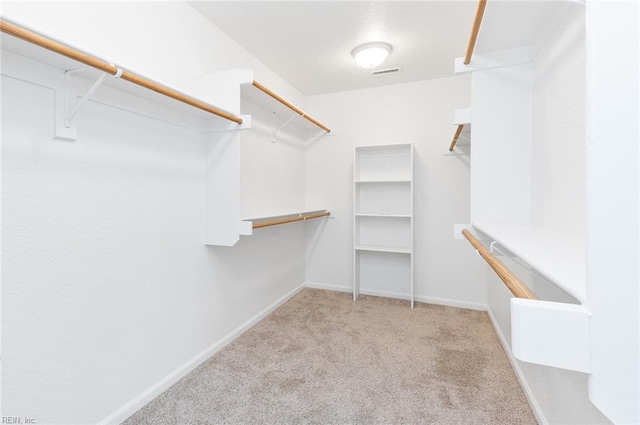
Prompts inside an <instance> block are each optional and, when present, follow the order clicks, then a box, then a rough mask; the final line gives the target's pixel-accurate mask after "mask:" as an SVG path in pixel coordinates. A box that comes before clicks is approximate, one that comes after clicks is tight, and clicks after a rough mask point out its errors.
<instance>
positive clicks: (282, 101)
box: [253, 80, 331, 133]
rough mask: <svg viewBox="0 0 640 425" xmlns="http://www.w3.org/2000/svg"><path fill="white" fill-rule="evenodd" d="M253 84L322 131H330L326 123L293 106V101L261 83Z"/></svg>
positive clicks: (255, 82)
mask: <svg viewBox="0 0 640 425" xmlns="http://www.w3.org/2000/svg"><path fill="white" fill-rule="evenodd" d="M253 86H254V87H255V88H257V89H258V90H261V91H262V92H264V93H265V94H267V95H269V96H271V97H272V98H274V99H275V100H277V101H278V102H280V103H282V104H283V105H284V106H286V107H287V108H289V109H291V110H292V111H294V112H295V113H296V114H298V115H300V116H301V117H302V118H305V119H307V120H309V121H310V122H312V123H313V124H314V125H316V126H318V127H320V128H321V129H323V130H324V131H326V132H327V133H330V132H331V129H330V128H329V127H327V126H326V125H324V124H322V123H321V122H320V121H318V120H316V119H315V118H312V117H310V116H309V115H307V114H306V113H305V112H304V111H303V110H302V109H300V108H298V107H297V106H295V105H294V104H293V103H291V102H289V101H288V100H286V99H284V98H283V97H281V96H279V95H277V94H275V93H274V92H272V91H271V90H269V89H268V88H266V87H265V86H263V85H262V84H260V83H259V82H257V81H255V80H254V81H253Z"/></svg>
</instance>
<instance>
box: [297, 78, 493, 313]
mask: <svg viewBox="0 0 640 425" xmlns="http://www.w3.org/2000/svg"><path fill="white" fill-rule="evenodd" d="M470 91H471V90H470V78H469V77H468V76H460V77H453V78H445V79H438V80H430V81H423V82H417V83H410V84H402V85H395V86H386V87H379V88H374V89H365V90H357V91H348V92H340V93H333V94H327V95H320V96H312V97H309V98H308V99H307V105H308V109H309V110H310V111H312V113H313V114H317V115H318V116H322V117H323V118H324V119H326V121H327V122H330V123H331V126H332V132H331V136H330V137H325V138H324V139H322V140H320V141H318V142H317V143H315V144H313V145H312V146H311V147H310V148H309V149H308V151H307V164H306V169H307V191H306V192H307V202H308V203H309V204H316V203H317V202H319V201H321V200H324V201H326V204H327V207H328V208H330V209H331V211H332V214H333V215H334V216H335V218H334V219H331V220H327V221H326V222H325V223H324V224H315V225H314V226H309V227H308V230H309V232H310V235H309V236H308V241H307V244H308V247H307V249H308V253H307V274H306V279H307V281H308V282H311V283H313V284H318V285H321V286H322V285H324V286H333V287H334V288H340V289H343V290H348V291H351V287H352V273H353V271H352V267H353V264H352V262H353V193H352V192H353V184H352V181H353V152H354V146H358V145H376V144H390V143H413V144H414V147H415V159H414V202H415V203H414V217H415V219H414V220H415V221H414V229H415V230H414V238H415V239H414V252H415V288H416V289H415V293H416V299H417V300H418V301H427V302H436V303H445V304H454V305H459V306H470V307H477V308H483V307H484V305H485V302H486V297H485V289H484V285H483V284H482V283H481V282H480V281H479V279H478V272H479V271H480V270H482V269H481V268H480V267H481V262H480V260H479V258H478V257H477V255H476V254H475V253H474V251H473V250H472V249H470V248H469V246H468V244H467V242H466V241H462V240H454V239H453V225H454V223H468V222H469V157H468V156H444V155H443V154H444V153H446V152H448V150H447V149H448V147H449V143H450V142H451V138H452V137H453V133H454V131H455V126H454V125H453V112H454V110H455V109H458V108H467V107H469V102H470V97H469V95H470ZM320 226H323V230H322V232H321V233H318V232H317V230H318V228H319V227H320ZM362 289H363V290H364V289H366V287H365V286H363V288H362ZM393 290H394V288H393V287H390V288H389V291H393ZM396 291H397V290H396Z"/></svg>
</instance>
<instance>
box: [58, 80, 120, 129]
mask: <svg viewBox="0 0 640 425" xmlns="http://www.w3.org/2000/svg"><path fill="white" fill-rule="evenodd" d="M80 70H82V68H78V69H70V70H68V71H65V73H64V87H63V89H62V90H60V89H59V90H56V113H55V116H56V127H55V138H56V139H62V140H68V141H76V140H78V128H77V126H76V122H75V121H74V118H75V116H76V114H77V113H78V112H79V111H80V109H81V108H82V106H83V105H84V104H85V102H86V101H87V100H89V99H90V98H91V96H93V94H94V93H95V92H96V90H98V88H99V87H100V86H101V85H102V84H103V83H104V80H105V79H106V78H107V75H110V74H108V73H106V72H103V73H102V75H100V77H99V78H98V79H97V80H96V82H95V83H93V85H92V86H91V88H90V89H89V90H88V91H87V93H86V94H85V95H84V96H82V99H80V101H79V102H77V103H76V104H75V106H74V107H73V109H72V110H71V111H70V112H69V109H70V108H71V103H72V98H74V97H75V96H74V95H72V93H71V84H70V82H69V79H70V77H71V75H73V74H75V73H76V72H78V71H80ZM121 75H122V69H121V68H117V71H116V73H115V74H114V75H113V77H114V78H120V76H121ZM61 91H62V93H61Z"/></svg>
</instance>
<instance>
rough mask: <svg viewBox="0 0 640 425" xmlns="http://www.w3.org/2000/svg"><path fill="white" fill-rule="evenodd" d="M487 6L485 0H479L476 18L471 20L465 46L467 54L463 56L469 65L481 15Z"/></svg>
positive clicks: (480, 22)
mask: <svg viewBox="0 0 640 425" xmlns="http://www.w3.org/2000/svg"><path fill="white" fill-rule="evenodd" d="M486 7H487V0H479V1H478V8H477V9H476V18H475V19H474V21H473V27H472V28H471V36H470V37H469V45H468V46H467V54H466V56H465V57H464V64H465V65H469V62H471V56H472V55H473V49H475V48H476V41H477V40H478V32H479V31H480V24H482V17H483V16H484V9H486Z"/></svg>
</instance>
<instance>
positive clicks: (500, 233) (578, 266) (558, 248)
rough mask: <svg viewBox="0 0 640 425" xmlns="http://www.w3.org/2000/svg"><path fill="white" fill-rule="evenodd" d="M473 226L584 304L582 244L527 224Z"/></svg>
mask: <svg viewBox="0 0 640 425" xmlns="http://www.w3.org/2000/svg"><path fill="white" fill-rule="evenodd" d="M472 225H473V227H474V228H476V229H478V230H479V231H480V232H482V233H484V234H485V235H487V236H488V237H489V238H491V239H492V240H494V241H496V242H497V243H498V244H500V245H501V246H503V247H504V248H506V249H507V250H508V251H510V252H511V253H513V254H514V255H516V256H517V257H518V258H520V259H521V260H523V261H524V262H525V263H527V264H528V265H530V266H531V267H532V268H533V269H535V270H536V271H538V272H540V273H541V274H542V275H544V276H545V277H546V278H548V279H549V280H550V281H551V282H552V283H554V284H555V285H556V286H557V287H558V288H560V289H562V290H563V291H564V292H566V293H567V294H569V295H571V296H572V297H574V298H575V299H576V300H578V301H580V302H581V303H584V302H585V299H586V296H585V286H586V259H585V254H584V252H585V241H584V240H583V239H580V238H579V237H575V236H572V235H567V234H564V233H561V232H556V231H553V230H549V229H545V228H543V227H539V226H532V225H526V224H502V223H472Z"/></svg>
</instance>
